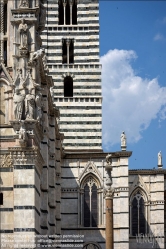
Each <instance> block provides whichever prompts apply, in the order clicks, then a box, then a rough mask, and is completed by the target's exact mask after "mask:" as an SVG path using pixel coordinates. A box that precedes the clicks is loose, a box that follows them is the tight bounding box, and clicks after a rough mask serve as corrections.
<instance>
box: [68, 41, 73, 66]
mask: <svg viewBox="0 0 166 249" xmlns="http://www.w3.org/2000/svg"><path fill="white" fill-rule="evenodd" d="M69 63H70V64H72V63H74V43H73V41H72V40H71V42H70V46H69Z"/></svg>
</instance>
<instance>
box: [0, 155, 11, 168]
mask: <svg viewBox="0 0 166 249" xmlns="http://www.w3.org/2000/svg"><path fill="white" fill-rule="evenodd" d="M13 162H14V161H13V158H12V155H11V153H10V154H7V155H0V168H12V167H13Z"/></svg>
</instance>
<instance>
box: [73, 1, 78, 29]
mask: <svg viewBox="0 0 166 249" xmlns="http://www.w3.org/2000/svg"><path fill="white" fill-rule="evenodd" d="M72 24H73V25H76V24H77V3H76V0H74V2H73V6H72Z"/></svg>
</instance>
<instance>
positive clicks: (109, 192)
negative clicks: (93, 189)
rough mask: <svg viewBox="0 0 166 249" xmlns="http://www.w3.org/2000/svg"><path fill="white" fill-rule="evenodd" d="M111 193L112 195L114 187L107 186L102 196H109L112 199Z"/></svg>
mask: <svg viewBox="0 0 166 249" xmlns="http://www.w3.org/2000/svg"><path fill="white" fill-rule="evenodd" d="M113 195H114V188H112V187H109V188H106V189H104V197H105V198H111V199H112V198H113Z"/></svg>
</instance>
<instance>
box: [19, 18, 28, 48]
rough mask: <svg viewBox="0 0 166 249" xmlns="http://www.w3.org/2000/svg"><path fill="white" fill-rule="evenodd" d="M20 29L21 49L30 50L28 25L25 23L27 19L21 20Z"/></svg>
mask: <svg viewBox="0 0 166 249" xmlns="http://www.w3.org/2000/svg"><path fill="white" fill-rule="evenodd" d="M18 29H19V31H20V44H21V45H20V48H23V49H28V25H27V24H26V23H25V19H22V20H21V23H20V25H19V27H18Z"/></svg>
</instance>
